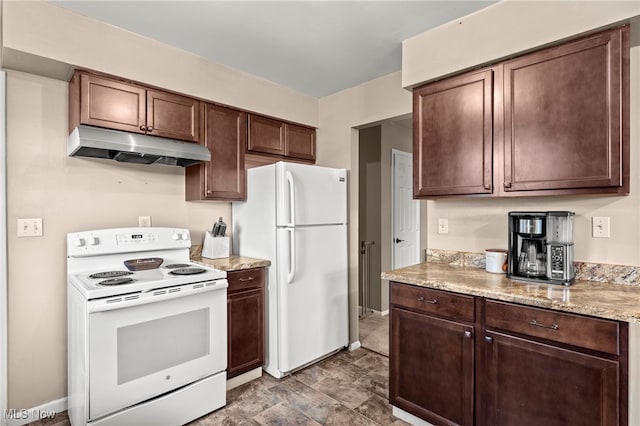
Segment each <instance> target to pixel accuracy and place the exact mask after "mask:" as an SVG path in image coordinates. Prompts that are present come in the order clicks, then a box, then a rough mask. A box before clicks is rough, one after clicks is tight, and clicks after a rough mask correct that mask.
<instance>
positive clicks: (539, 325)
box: [529, 320, 560, 330]
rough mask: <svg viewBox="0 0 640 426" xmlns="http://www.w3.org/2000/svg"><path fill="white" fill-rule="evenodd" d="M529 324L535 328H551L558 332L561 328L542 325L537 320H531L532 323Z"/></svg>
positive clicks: (554, 325)
mask: <svg viewBox="0 0 640 426" xmlns="http://www.w3.org/2000/svg"><path fill="white" fill-rule="evenodd" d="M529 324H531V325H533V326H536V327H543V328H550V329H552V330H557V329H558V328H560V326H558V324H551V325H546V324H540V323H539V322H538V321H536V320H531V322H530V323H529Z"/></svg>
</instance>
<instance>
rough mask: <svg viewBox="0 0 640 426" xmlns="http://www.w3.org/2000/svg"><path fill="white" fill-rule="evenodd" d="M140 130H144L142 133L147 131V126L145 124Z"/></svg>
mask: <svg viewBox="0 0 640 426" xmlns="http://www.w3.org/2000/svg"><path fill="white" fill-rule="evenodd" d="M140 130H142V131H143V132H144V131H145V130H147V126H145V125H144V124H143V125H142V126H140Z"/></svg>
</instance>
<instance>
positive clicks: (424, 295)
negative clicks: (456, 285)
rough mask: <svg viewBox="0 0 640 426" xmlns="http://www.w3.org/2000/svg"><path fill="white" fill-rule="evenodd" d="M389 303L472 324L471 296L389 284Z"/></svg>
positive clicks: (472, 304)
mask: <svg viewBox="0 0 640 426" xmlns="http://www.w3.org/2000/svg"><path fill="white" fill-rule="evenodd" d="M391 303H392V304H394V305H398V306H403V307H406V308H410V309H415V310H417V311H421V312H425V313H428V314H436V315H440V316H443V317H447V318H452V319H457V320H462V321H469V322H473V320H474V318H475V309H474V303H473V296H463V295H460V294H454V293H449V292H447V291H441V290H433V289H428V288H423V287H418V286H413V285H406V284H399V283H395V282H393V283H391Z"/></svg>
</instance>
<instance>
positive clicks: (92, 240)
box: [89, 237, 100, 246]
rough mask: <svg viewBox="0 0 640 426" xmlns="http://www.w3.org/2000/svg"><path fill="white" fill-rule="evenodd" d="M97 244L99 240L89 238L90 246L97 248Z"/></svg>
mask: <svg viewBox="0 0 640 426" xmlns="http://www.w3.org/2000/svg"><path fill="white" fill-rule="evenodd" d="M99 243H100V240H99V239H98V237H89V245H90V246H97V245H98V244H99Z"/></svg>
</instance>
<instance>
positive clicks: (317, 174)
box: [232, 162, 349, 378]
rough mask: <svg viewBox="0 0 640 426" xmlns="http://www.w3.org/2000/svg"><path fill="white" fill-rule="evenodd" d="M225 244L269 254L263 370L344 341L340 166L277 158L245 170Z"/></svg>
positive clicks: (303, 361)
mask: <svg viewBox="0 0 640 426" xmlns="http://www.w3.org/2000/svg"><path fill="white" fill-rule="evenodd" d="M232 209H233V239H234V240H233V247H234V250H236V251H237V252H238V254H240V255H241V256H251V257H258V258H266V259H270V260H271V262H272V266H271V267H270V268H269V274H268V283H267V296H266V297H267V300H266V307H267V314H266V316H267V318H266V320H267V321H266V322H267V332H266V342H265V344H266V346H265V347H266V353H265V366H264V369H265V371H266V372H267V373H269V374H271V375H272V376H274V377H276V378H280V377H283V376H284V375H285V374H287V373H290V372H292V371H294V370H297V369H299V368H300V367H303V366H305V365H308V364H310V363H311V362H313V361H316V360H318V359H321V358H323V357H325V356H327V355H329V354H331V353H333V352H335V351H337V350H340V349H342V348H344V347H346V346H347V345H348V343H349V320H348V304H347V301H348V279H347V272H348V259H347V173H346V170H344V169H331V168H326V167H318V166H311V165H303V164H294V163H286V162H279V163H276V164H271V165H268V166H262V167H256V168H252V169H249V170H248V171H247V201H246V202H242V203H241V202H234V203H233V207H232Z"/></svg>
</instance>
